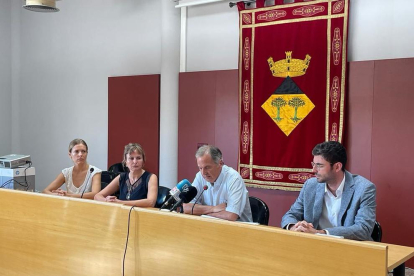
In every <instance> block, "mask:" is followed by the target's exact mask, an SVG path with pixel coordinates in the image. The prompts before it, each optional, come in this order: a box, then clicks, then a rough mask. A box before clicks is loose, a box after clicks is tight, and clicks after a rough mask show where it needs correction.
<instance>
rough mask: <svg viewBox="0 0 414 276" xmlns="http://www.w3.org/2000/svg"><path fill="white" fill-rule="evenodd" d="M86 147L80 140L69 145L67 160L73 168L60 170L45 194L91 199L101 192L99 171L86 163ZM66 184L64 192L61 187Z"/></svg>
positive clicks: (75, 140)
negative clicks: (68, 159) (71, 163)
mask: <svg viewBox="0 0 414 276" xmlns="http://www.w3.org/2000/svg"><path fill="white" fill-rule="evenodd" d="M87 157H88V145H87V144H86V142H85V141H84V140H82V139H74V140H72V141H71V142H70V144H69V158H70V159H71V160H72V162H73V166H72V167H70V168H66V169H63V170H62V173H60V174H59V175H58V176H57V177H56V179H55V180H53V182H52V183H50V184H49V186H47V187H46V189H44V190H43V193H45V194H53V195H59V196H69V197H78V198H80V197H82V198H88V199H93V197H94V196H95V194H96V193H98V192H99V191H100V190H101V172H102V171H101V170H100V169H98V168H97V167H95V166H92V165H89V164H88V162H87ZM63 184H66V191H65V190H62V189H61V187H62V185H63Z"/></svg>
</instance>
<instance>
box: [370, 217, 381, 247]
mask: <svg viewBox="0 0 414 276" xmlns="http://www.w3.org/2000/svg"><path fill="white" fill-rule="evenodd" d="M371 238H372V239H373V240H374V241H376V242H381V240H382V228H381V225H380V224H379V222H378V221H375V224H374V229H373V230H372V234H371Z"/></svg>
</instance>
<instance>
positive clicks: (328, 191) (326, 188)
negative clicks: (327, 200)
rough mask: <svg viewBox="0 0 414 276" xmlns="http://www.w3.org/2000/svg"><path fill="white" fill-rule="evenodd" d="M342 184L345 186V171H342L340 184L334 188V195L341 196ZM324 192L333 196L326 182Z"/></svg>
mask: <svg viewBox="0 0 414 276" xmlns="http://www.w3.org/2000/svg"><path fill="white" fill-rule="evenodd" d="M344 186H345V173H344V178H343V179H342V182H341V185H339V187H338V189H337V190H336V197H340V196H342V193H343V191H344ZM325 193H328V194H330V195H332V196H333V194H332V193H331V191H330V190H329V189H328V184H326V183H325Z"/></svg>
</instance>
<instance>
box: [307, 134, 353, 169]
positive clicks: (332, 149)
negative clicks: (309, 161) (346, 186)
mask: <svg viewBox="0 0 414 276" xmlns="http://www.w3.org/2000/svg"><path fill="white" fill-rule="evenodd" d="M312 155H313V156H315V155H321V156H322V157H323V158H324V159H325V160H326V161H328V162H329V163H331V165H333V164H335V163H337V162H340V163H342V170H343V171H345V165H346V161H347V159H348V158H347V156H346V149H345V147H344V146H343V145H342V144H341V143H339V142H335V141H328V142H323V143H320V144H317V145H316V146H315V147H314V148H313V150H312Z"/></svg>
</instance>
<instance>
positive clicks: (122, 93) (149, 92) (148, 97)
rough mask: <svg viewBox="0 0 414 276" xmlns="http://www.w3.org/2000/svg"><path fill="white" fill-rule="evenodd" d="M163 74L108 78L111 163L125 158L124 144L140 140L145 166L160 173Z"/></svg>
mask: <svg viewBox="0 0 414 276" xmlns="http://www.w3.org/2000/svg"><path fill="white" fill-rule="evenodd" d="M159 117H160V75H146V76H126V77H110V78H108V167H109V166H110V165H112V164H114V163H119V162H121V161H122V158H123V152H124V147H125V145H126V144H128V143H131V142H132V143H139V144H141V146H142V147H143V149H144V151H145V155H146V164H145V169H147V170H148V171H150V172H152V173H155V174H156V175H158V172H159V137H160V134H159V133H160V126H159V124H160V123H159V122H160V118H159Z"/></svg>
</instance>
